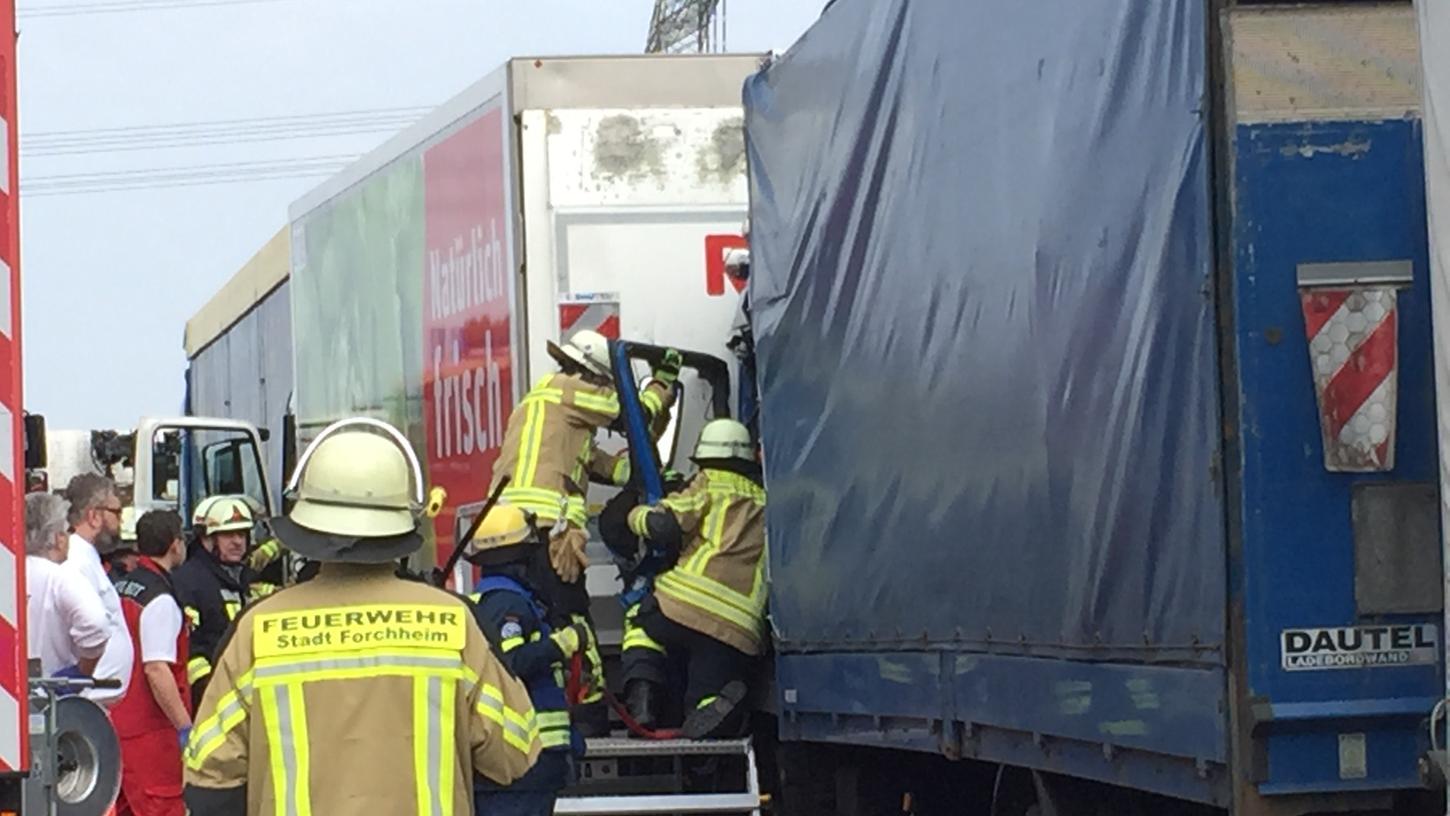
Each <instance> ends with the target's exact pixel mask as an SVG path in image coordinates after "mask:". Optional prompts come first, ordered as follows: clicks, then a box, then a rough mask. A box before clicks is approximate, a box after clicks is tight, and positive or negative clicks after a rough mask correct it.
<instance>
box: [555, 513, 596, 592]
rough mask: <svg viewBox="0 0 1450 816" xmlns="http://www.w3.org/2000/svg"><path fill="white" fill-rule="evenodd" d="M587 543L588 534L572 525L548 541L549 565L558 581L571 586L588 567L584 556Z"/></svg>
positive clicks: (587, 560) (587, 561) (587, 559)
mask: <svg viewBox="0 0 1450 816" xmlns="http://www.w3.org/2000/svg"><path fill="white" fill-rule="evenodd" d="M588 543H589V534H588V533H586V532H584V531H583V530H581V529H579V528H578V527H574V526H573V525H570V526H568V527H565V528H564V531H563V532H561V533H558V534H556V535H554V536H553V537H552V538H550V539H549V564H550V565H552V566H553V567H554V572H555V573H557V574H558V576H559V580H561V581H563V582H564V583H566V584H572V583H574V582H575V581H578V580H579V577H580V576H581V575H583V574H584V570H585V569H587V568H588V567H589V557H588V556H586V555H585V554H584V546H585V545H586V544H588Z"/></svg>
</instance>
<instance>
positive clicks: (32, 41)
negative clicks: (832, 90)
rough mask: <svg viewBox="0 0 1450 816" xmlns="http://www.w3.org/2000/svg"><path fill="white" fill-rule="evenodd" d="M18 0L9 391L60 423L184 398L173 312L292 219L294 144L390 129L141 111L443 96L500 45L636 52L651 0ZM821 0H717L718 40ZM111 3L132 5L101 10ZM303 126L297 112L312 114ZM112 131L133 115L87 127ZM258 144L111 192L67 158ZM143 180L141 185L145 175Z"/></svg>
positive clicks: (349, 106)
mask: <svg viewBox="0 0 1450 816" xmlns="http://www.w3.org/2000/svg"><path fill="white" fill-rule="evenodd" d="M17 2H18V5H19V8H20V12H19V13H20V15H21V16H20V21H19V28H20V40H19V50H20V57H19V70H20V73H19V78H18V79H19V84H20V92H19V105H20V131H21V138H20V147H21V160H20V172H21V276H22V283H21V285H22V289H23V298H24V299H23V309H22V315H23V331H24V335H23V342H24V349H25V387H26V393H25V408H26V410H27V411H29V412H31V413H39V414H44V415H45V416H46V419H47V425H48V426H49V427H51V428H57V429H59V428H129V427H131V426H133V425H134V424H135V422H136V420H137V419H139V418H140V417H142V416H147V415H169V414H175V413H179V412H180V408H181V405H182V398H183V389H184V380H183V377H184V371H185V366H186V359H185V353H184V352H183V350H182V346H181V343H182V331H183V328H184V326H185V323H186V321H187V319H188V318H190V317H191V316H192V315H193V314H194V313H195V312H196V311H197V310H198V309H199V308H200V307H201V306H202V305H203V304H204V303H205V302H206V301H207V299H208V298H210V297H211V296H212V295H213V294H214V293H215V292H216V291H217V290H218V289H219V288H220V287H221V286H222V284H223V283H225V282H226V281H227V279H229V278H230V277H231V276H232V275H233V274H234V273H235V272H236V271H237V269H239V268H240V267H241V266H242V264H244V263H245V262H246V261H247V259H248V258H250V257H251V256H252V254H253V253H254V252H255V251H256V250H257V249H259V248H260V247H261V246H262V244H263V243H265V242H266V241H267V239H269V238H270V237H272V235H273V234H275V233H276V231H277V230H278V229H280V228H281V227H282V226H283V225H284V224H285V223H286V218H287V207H288V205H289V204H291V203H292V201H294V200H295V199H297V198H298V197H300V196H301V195H303V194H304V193H305V192H307V191H308V190H310V189H312V188H313V187H315V186H317V185H318V184H320V183H321V182H322V181H324V180H325V178H326V175H325V174H324V175H312V176H308V177H299V176H298V172H299V171H300V170H302V169H304V168H303V167H300V166H299V164H298V163H297V162H298V160H308V161H309V162H311V161H313V160H315V163H310V164H308V165H307V167H318V166H323V167H331V166H334V165H335V164H336V163H338V162H341V161H344V160H345V159H346V157H349V156H354V155H358V154H361V153H364V152H366V151H367V150H369V149H370V148H372V147H375V146H376V145H378V144H380V143H382V142H383V141H385V140H386V139H387V138H388V136H390V135H391V133H390V132H389V131H388V130H383V131H378V132H370V133H343V134H340V135H339V134H337V133H335V132H334V133H332V134H329V135H320V136H319V135H313V136H309V137H306V138H289V139H284V140H275V141H265V142H244V143H232V144H226V143H218V142H225V141H227V138H228V137H222V138H218V137H217V136H216V133H217V130H216V128H215V126H212V127H209V128H202V129H191V130H187V131H185V132H178V131H174V130H173V131H170V133H171V134H172V135H171V137H170V138H169V139H162V138H160V137H159V136H158V135H157V133H158V132H157V131H151V132H150V133H148V132H147V131H144V130H140V131H138V130H136V128H144V127H150V126H158V125H193V124H195V123H208V122H217V121H223V120H241V121H242V124H239V125H238V126H237V127H239V128H245V127H252V128H255V127H257V123H256V122H255V121H254V120H257V119H269V120H271V119H276V118H278V117H288V116H311V115H316V114H327V113H339V112H341V113H347V114H349V118H348V121H349V122H357V121H359V120H360V119H367V118H370V117H376V120H375V121H388V120H387V117H388V116H390V115H403V116H406V115H408V114H406V113H400V114H387V113H383V111H392V110H396V109H402V108H418V109H421V108H425V107H431V106H433V105H436V104H438V103H441V102H442V101H444V100H446V99H448V98H449V97H451V96H452V95H454V94H455V93H457V92H458V91H461V90H462V89H463V88H465V87H467V86H468V85H469V84H470V83H472V82H473V81H475V80H477V79H479V78H481V77H483V76H484V75H486V74H488V73H489V72H490V71H491V70H493V69H494V68H496V67H497V66H498V65H499V64H501V63H502V62H503V61H504V60H505V59H507V58H508V57H510V56H513V55H519V54H529V55H534V54H543V55H549V54H603V53H637V52H640V51H642V50H643V47H644V39H645V35H646V32H647V29H648V25H649V19H650V12H651V9H652V7H653V2H652V0H511V1H510V2H505V0H240V1H239V0H17ZM186 3H190V4H191V5H190V6H189V7H187V6H186V5H184V4H186ZM822 5H823V3H822V1H821V0H727V12H728V14H727V22H728V33H727V38H728V39H727V42H728V46H729V50H731V51H765V50H770V49H776V50H784V49H785V48H787V47H789V45H790V44H791V43H793V42H794V41H795V39H796V38H797V37H798V36H799V35H800V34H801V33H802V32H804V31H805V29H806V28H807V27H808V26H809V25H810V23H811V22H812V21H814V20H815V18H816V17H817V16H818V14H819V11H820V9H821V6H822ZM143 6H149V8H138V7H143ZM117 7H127V9H128V10H126V11H124V12H114V11H111V12H109V13H103V11H104V10H106V9H115V8H117ZM315 124H316V120H312V124H309V125H308V127H309V128H310V129H312V130H318V129H321V128H318V127H315ZM389 127H391V126H389ZM117 128H129V129H130V130H127V131H124V132H122V133H120V134H119V135H117V134H116V133H115V132H114V131H113V132H112V133H110V134H98V133H96V132H95V131H101V130H112V129H117ZM356 129H357V128H356V127H346V128H333V130H334V131H336V130H356ZM394 129H401V125H399V126H398V127H397V128H394ZM286 132H288V133H295V132H296V128H295V125H294V126H293V128H292V129H290V130H287V131H286ZM178 133H180V136H181V138H178V137H177V134H178ZM198 134H210V135H201V136H199V135H198ZM98 139H105V140H106V141H105V142H104V143H101V142H99V141H98ZM178 141H181V142H188V143H189V144H185V145H181V146H177V145H176V142H178ZM197 141H210V142H213V143H212V144H204V145H196V144H194V143H195V142H197ZM117 147H125V148H127V149H125V150H117V149H115V148H117ZM263 161H276V162H282V164H281V165H280V166H281V167H282V168H284V169H283V170H282V171H281V172H278V173H277V174H276V175H279V176H283V177H282V178H274V179H269V180H262V181H258V180H255V179H254V180H249V181H246V182H244V183H233V184H211V185H205V186H171V187H165V188H159V189H129V190H116V189H114V188H115V187H117V186H124V185H118V184H117V183H116V181H117V177H116V176H114V175H104V176H100V177H97V176H84V175H82V174H93V173H100V174H114V173H118V172H125V171H156V170H166V169H168V168H188V169H187V170H184V171H183V175H184V176H185V177H186V178H187V179H195V178H196V171H195V168H196V167H197V166H200V165H205V166H208V168H212V169H209V170H208V171H207V172H212V173H215V172H217V171H216V169H214V166H216V165H229V164H235V163H240V162H248V163H251V162H263ZM253 166H254V167H255V165H253ZM67 177H68V178H67ZM140 178H141V181H140V182H139V183H141V184H154V183H155V182H156V181H157V174H156V173H155V172H143V173H141V174H140ZM133 179H134V177H133ZM132 183H133V184H134V183H137V182H134V181H133V182H132ZM98 186H100V187H108V188H112V189H110V190H107V191H97V190H96V188H97V187H98ZM32 190H33V191H35V194H33V195H31V194H29V191H32Z"/></svg>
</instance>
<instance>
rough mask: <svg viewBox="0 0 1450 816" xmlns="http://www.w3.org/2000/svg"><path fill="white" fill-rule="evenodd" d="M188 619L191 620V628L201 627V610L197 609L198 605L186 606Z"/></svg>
mask: <svg viewBox="0 0 1450 816" xmlns="http://www.w3.org/2000/svg"><path fill="white" fill-rule="evenodd" d="M186 619H187V620H189V621H191V628H193V629H200V628H201V612H199V611H197V608H196V607H194V606H188V607H187V608H186Z"/></svg>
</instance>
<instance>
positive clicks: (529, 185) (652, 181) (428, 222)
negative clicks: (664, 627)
mask: <svg viewBox="0 0 1450 816" xmlns="http://www.w3.org/2000/svg"><path fill="white" fill-rule="evenodd" d="M758 64H759V58H758V57H750V56H730V57H686V58H675V57H670V58H662V57H609V58H560V59H515V60H511V61H510V62H508V63H507V64H505V65H504V66H503V67H501V68H500V69H499V70H497V71H495V72H494V73H493V74H492V75H490V76H489V77H487V78H485V79H483V80H481V81H479V82H478V83H476V84H475V85H473V86H472V87H470V88H469V89H467V90H465V91H464V92H463V93H462V94H460V95H459V96H458V97H456V98H454V99H453V100H450V101H449V102H447V103H445V104H444V105H442V106H441V107H440V108H439V109H438V110H437V111H435V112H434V113H432V114H430V115H429V116H427V117H425V118H424V119H423V120H422V121H420V122H419V123H417V124H416V125H414V126H413V127H411V128H409V129H408V130H406V131H404V132H403V133H401V134H399V135H398V136H397V137H395V138H394V139H392V140H390V141H389V142H388V143H387V144H385V145H383V146H382V147H381V148H379V149H378V150H377V151H375V152H374V153H372V154H370V155H369V156H366V157H364V158H363V159H360V160H359V162H358V163H357V164H356V165H354V166H353V167H350V168H348V169H347V170H345V171H343V172H342V173H341V174H339V175H338V176H337V177H335V178H333V179H330V180H329V181H327V182H325V183H324V184H323V185H321V186H320V187H319V188H318V189H317V190H315V191H313V192H312V193H310V194H309V195H308V196H306V197H304V198H303V199H301V200H300V201H298V202H297V203H296V204H294V205H293V207H292V210H291V221H292V247H293V251H292V281H291V299H292V311H293V326H294V334H295V360H296V382H297V394H296V409H297V415H298V427H299V431H300V434H301V436H302V439H301V442H303V443H304V444H305V441H306V439H307V437H308V435H309V433H315V432H316V431H317V430H319V429H320V428H321V427H322V426H323V425H325V424H326V423H328V422H331V421H333V420H336V419H338V418H341V417H343V416H348V415H352V414H360V413H365V414H371V415H374V416H378V417H380V418H384V419H387V420H389V421H391V422H393V423H394V424H396V425H398V426H399V427H400V428H402V429H403V430H404V432H405V433H406V434H407V435H408V436H409V438H410V439H411V440H412V442H413V444H414V445H415V446H416V448H417V450H418V452H419V453H420V459H422V460H423V461H424V462H425V464H426V467H427V470H428V479H429V481H430V483H431V484H437V485H441V486H442V487H444V488H445V489H446V490H447V491H448V493H449V500H448V503H447V506H446V508H445V511H444V513H443V514H441V515H440V516H439V517H438V519H437V520H436V521H435V526H434V530H433V539H434V541H435V542H436V547H435V548H434V551H433V553H432V555H431V556H430V557H429V558H428V560H429V561H434V560H435V559H436V562H438V563H441V562H442V561H444V560H446V558H447V556H448V554H449V551H450V549H451V547H452V542H453V541H454V539H455V537H456V536H457V535H458V534H460V533H461V531H462V529H463V527H464V526H465V525H466V523H467V522H468V521H469V520H470V519H471V514H472V512H473V511H474V510H475V509H476V508H477V507H478V506H479V505H480V504H481V503H482V501H483V499H484V498H485V496H486V492H487V486H488V482H489V480H490V477H491V472H490V468H491V465H492V462H493V461H494V460H495V459H496V457H497V452H498V445H499V444H500V443H501V441H502V436H503V432H504V427H505V424H506V422H507V420H508V416H509V413H510V412H511V410H512V407H513V403H514V400H515V399H517V398H518V397H519V396H520V395H521V394H522V393H523V390H524V389H526V388H528V386H529V385H530V384H531V378H532V377H534V376H541V375H542V374H544V373H546V372H549V371H552V370H553V368H554V364H553V363H552V362H551V361H550V360H549V359H548V356H547V352H546V350H545V342H546V341H555V342H557V341H558V339H559V338H560V336H561V335H562V334H567V333H572V332H573V331H575V330H578V329H582V328H602V329H604V330H605V331H606V333H612V334H614V335H615V336H618V335H619V333H620V332H621V331H623V332H624V333H626V334H628V335H629V336H630V337H631V338H632V339H638V340H642V341H645V342H653V343H667V344H677V345H680V346H683V347H690V348H697V347H701V346H703V348H702V349H701V350H707V351H712V352H716V353H722V354H723V350H724V342H725V340H726V339H727V338H726V329H727V328H728V325H729V321H730V319H731V317H732V316H733V314H734V312H735V309H736V304H737V302H738V295H737V294H736V293H735V291H733V290H730V291H719V292H715V293H714V294H709V293H708V292H707V290H708V289H709V287H708V286H707V284H708V281H709V276H708V275H707V267H708V266H709V265H710V264H709V263H708V262H707V257H706V247H707V241H706V238H707V236H710V235H712V234H716V233H721V232H726V233H729V234H732V235H736V234H738V232H739V228H740V224H741V221H742V219H743V217H744V213H745V204H746V196H745V181H744V173H745V167H744V160H743V149H742V148H741V147H740V141H741V139H740V136H739V124H740V102H739V88H740V85H741V83H742V82H743V81H744V78H745V77H746V76H747V75H748V74H749V73H750V72H751V71H752V70H754V69H755V68H756V67H757V66H758ZM732 128H733V133H734V136H733V141H732V136H731V133H732V130H731V129H732ZM736 240H738V238H737V239H736ZM722 261H723V257H722ZM661 312H668V313H669V316H668V317H665V318H660V317H657V315H658V314H660V313H661ZM686 387H687V394H691V395H692V396H693V393H694V392H693V389H690V388H689V384H688V383H687V384H686ZM596 554H597V555H598V556H599V557H598V558H597V559H596V561H597V562H598V563H601V567H599V568H595V569H593V570H591V573H590V578H591V582H590V585H591V587H592V588H594V589H596V591H597V594H599V595H609V594H612V593H613V592H614V591H615V589H617V583H616V582H614V581H613V580H612V578H613V568H612V567H607V566H603V565H602V564H603V562H605V561H606V560H607V559H606V558H605V556H604V553H603V551H602V549H601V550H599V551H598V552H597V553H596ZM612 617H614V618H617V617H618V611H617V610H615V611H614V614H613V616H612Z"/></svg>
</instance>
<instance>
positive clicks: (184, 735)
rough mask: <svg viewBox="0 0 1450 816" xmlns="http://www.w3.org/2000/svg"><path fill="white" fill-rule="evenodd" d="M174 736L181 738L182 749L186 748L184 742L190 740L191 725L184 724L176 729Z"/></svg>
mask: <svg viewBox="0 0 1450 816" xmlns="http://www.w3.org/2000/svg"><path fill="white" fill-rule="evenodd" d="M176 736H177V737H179V738H180V739H181V748H182V750H186V743H188V742H190V741H191V726H189V725H184V726H182V727H180V728H178V729H176Z"/></svg>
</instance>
